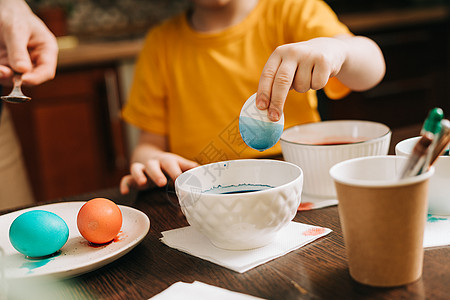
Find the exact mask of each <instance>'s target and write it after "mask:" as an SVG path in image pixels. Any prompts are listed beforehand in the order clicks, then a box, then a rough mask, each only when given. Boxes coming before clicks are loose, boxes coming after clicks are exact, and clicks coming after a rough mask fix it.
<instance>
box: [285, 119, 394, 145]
mask: <svg viewBox="0 0 450 300" xmlns="http://www.w3.org/2000/svg"><path fill="white" fill-rule="evenodd" d="M345 122H353V123H366V124H369V123H371V124H377V125H381V126H382V127H385V129H386V130H387V131H386V133H384V134H383V135H380V136H378V137H376V138H372V139H368V140H364V141H360V142H353V143H346V144H331V145H330V144H329V145H320V144H309V143H299V142H294V141H289V140H286V139H285V138H283V135H282V136H281V138H280V141H281V142H283V143H286V144H292V145H299V146H311V147H323V148H330V147H350V146H352V145H358V144H364V143H369V142H375V141H377V140H380V139H383V138H385V137H386V136H387V135H390V134H391V133H392V131H391V129H390V128H389V126H387V125H386V124H383V123H380V122H374V121H366V120H328V121H319V122H311V123H304V124H299V125H294V126H292V127H289V128H286V129H285V130H284V132H287V131H290V130H293V129H294V128H298V127H302V126H311V125H312V124H318V123H345Z"/></svg>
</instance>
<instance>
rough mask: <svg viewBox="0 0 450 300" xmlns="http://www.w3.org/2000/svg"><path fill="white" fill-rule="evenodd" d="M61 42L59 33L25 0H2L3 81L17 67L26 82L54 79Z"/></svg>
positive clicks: (0, 63) (0, 54) (0, 59)
mask: <svg viewBox="0 0 450 300" xmlns="http://www.w3.org/2000/svg"><path fill="white" fill-rule="evenodd" d="M57 56H58V45H57V43H56V38H55V36H54V35H53V34H52V33H51V32H50V30H49V29H48V28H47V26H46V25H45V24H44V23H43V22H42V21H41V20H40V19H39V18H38V17H37V16H36V15H35V14H34V13H33V12H32V11H31V9H30V8H29V7H28V5H27V4H26V3H25V1H23V0H0V84H11V79H12V76H13V73H14V71H15V72H18V73H23V76H22V80H23V83H24V84H28V85H36V84H40V83H42V82H44V81H47V80H50V79H53V78H54V76H55V71H56V64H57Z"/></svg>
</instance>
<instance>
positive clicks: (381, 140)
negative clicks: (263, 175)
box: [280, 120, 391, 199]
mask: <svg viewBox="0 0 450 300" xmlns="http://www.w3.org/2000/svg"><path fill="white" fill-rule="evenodd" d="M390 141H391V130H390V128H389V127H388V126H386V125H384V124H382V123H378V122H371V121H361V120H336V121H322V122H317V123H307V124H302V125H297V126H294V127H291V128H288V129H285V130H284V132H283V135H282V136H281V140H280V143H281V148H282V152H283V157H284V159H285V160H286V161H288V162H291V163H294V164H296V165H298V166H299V167H300V168H301V169H302V170H303V172H304V184H303V194H304V195H307V196H310V197H313V198H323V199H329V198H331V199H336V189H335V187H334V182H333V180H332V178H331V176H330V174H329V170H330V168H331V167H332V166H334V165H335V164H337V163H339V162H341V161H344V160H348V159H351V158H357V157H362V156H373V155H386V154H387V153H388V151H389V144H390ZM367 171H368V172H370V170H367Z"/></svg>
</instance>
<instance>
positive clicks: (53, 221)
mask: <svg viewBox="0 0 450 300" xmlns="http://www.w3.org/2000/svg"><path fill="white" fill-rule="evenodd" d="M68 238H69V227H68V226H67V224H66V222H64V220H63V219H62V218H61V217H59V216H58V215H56V214H54V213H52V212H48V211H44V210H33V211H28V212H25V213H23V214H21V215H20V216H18V217H17V218H16V219H15V220H14V221H13V222H12V224H11V227H10V228H9V240H10V241H11V244H12V245H13V247H14V248H15V249H16V250H17V251H19V252H20V253H22V254H25V255H26V256H29V257H42V256H48V255H51V254H53V253H55V252H57V251H58V250H59V249H61V248H62V246H64V244H65V243H66V242H67V239H68Z"/></svg>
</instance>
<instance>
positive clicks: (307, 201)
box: [297, 194, 339, 211]
mask: <svg viewBox="0 0 450 300" xmlns="http://www.w3.org/2000/svg"><path fill="white" fill-rule="evenodd" d="M338 202H339V201H338V200H337V199H335V198H320V197H312V196H309V195H304V194H303V195H302V202H301V203H300V206H299V207H298V209H297V210H298V211H302V210H311V209H318V208H323V207H328V206H333V205H337V204H338Z"/></svg>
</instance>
